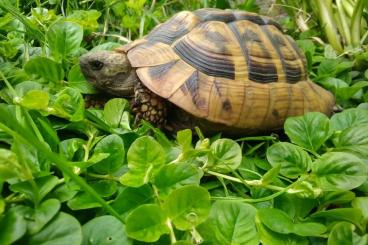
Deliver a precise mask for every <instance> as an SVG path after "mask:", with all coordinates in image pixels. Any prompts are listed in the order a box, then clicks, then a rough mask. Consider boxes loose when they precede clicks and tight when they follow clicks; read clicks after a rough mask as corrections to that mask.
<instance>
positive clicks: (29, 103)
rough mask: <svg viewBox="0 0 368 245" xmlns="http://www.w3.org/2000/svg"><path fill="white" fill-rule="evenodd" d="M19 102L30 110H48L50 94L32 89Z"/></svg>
mask: <svg viewBox="0 0 368 245" xmlns="http://www.w3.org/2000/svg"><path fill="white" fill-rule="evenodd" d="M19 104H20V105H21V106H23V107H25V108H28V109H30V110H47V108H48V105H49V94H48V93H47V92H46V91H42V90H30V91H28V92H27V93H26V94H25V95H24V96H23V98H22V99H21V100H20V102H19Z"/></svg>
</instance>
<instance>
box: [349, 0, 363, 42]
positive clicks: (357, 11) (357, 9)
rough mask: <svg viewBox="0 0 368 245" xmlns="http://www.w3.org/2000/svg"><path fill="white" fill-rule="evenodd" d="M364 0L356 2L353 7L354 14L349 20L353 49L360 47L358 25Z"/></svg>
mask: <svg viewBox="0 0 368 245" xmlns="http://www.w3.org/2000/svg"><path fill="white" fill-rule="evenodd" d="M364 2H365V0H357V2H355V6H354V12H353V16H352V19H351V26H350V30H351V44H352V45H353V47H354V48H358V47H360V37H361V36H360V30H361V29H360V25H361V21H362V14H363V9H364Z"/></svg>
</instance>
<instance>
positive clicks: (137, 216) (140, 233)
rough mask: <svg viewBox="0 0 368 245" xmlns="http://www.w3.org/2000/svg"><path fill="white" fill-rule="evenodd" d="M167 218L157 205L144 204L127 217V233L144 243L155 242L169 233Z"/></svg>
mask: <svg viewBox="0 0 368 245" xmlns="http://www.w3.org/2000/svg"><path fill="white" fill-rule="evenodd" d="M166 221H167V217H166V214H165V212H164V210H162V208H161V207H160V206H158V205H156V204H144V205H141V206H139V207H138V208H136V209H134V210H133V211H132V212H131V213H130V214H129V215H128V217H127V220H126V232H127V234H128V236H129V237H131V238H134V239H136V240H138V241H143V242H155V241H157V240H158V239H159V238H160V237H161V235H163V234H166V233H169V228H168V226H167V225H166Z"/></svg>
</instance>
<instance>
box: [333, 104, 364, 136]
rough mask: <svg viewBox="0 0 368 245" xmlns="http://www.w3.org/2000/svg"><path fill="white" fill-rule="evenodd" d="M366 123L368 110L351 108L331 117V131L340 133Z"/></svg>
mask: <svg viewBox="0 0 368 245" xmlns="http://www.w3.org/2000/svg"><path fill="white" fill-rule="evenodd" d="M365 123H368V110H364V109H358V108H352V109H347V110H344V111H342V112H340V113H336V114H335V115H333V116H332V117H331V129H333V130H334V131H341V130H344V129H347V128H350V127H355V126H359V125H361V124H365Z"/></svg>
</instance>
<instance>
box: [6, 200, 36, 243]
mask: <svg viewBox="0 0 368 245" xmlns="http://www.w3.org/2000/svg"><path fill="white" fill-rule="evenodd" d="M29 211H30V208H29V207H25V206H16V207H13V208H11V209H9V210H8V211H7V212H6V213H5V214H4V215H2V216H0V227H1V229H0V244H12V243H13V242H15V241H16V240H18V239H19V238H21V237H22V236H23V235H24V234H25V233H26V231H27V221H26V220H25V218H24V217H25V214H27V213H28V212H29Z"/></svg>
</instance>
